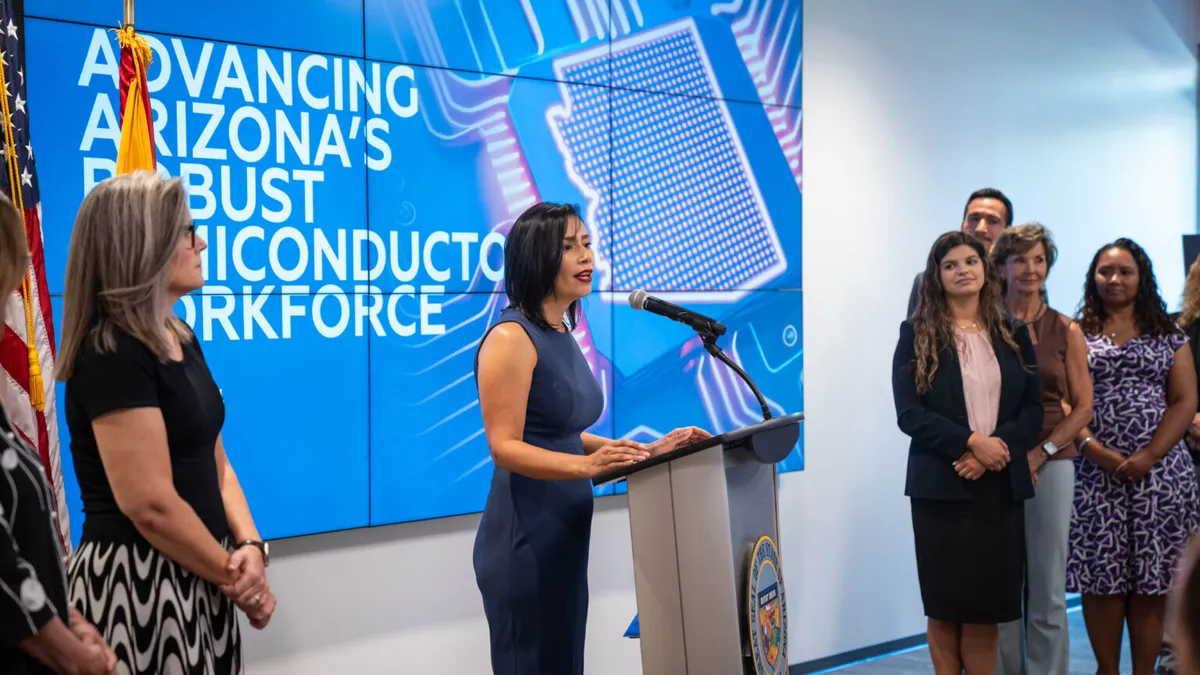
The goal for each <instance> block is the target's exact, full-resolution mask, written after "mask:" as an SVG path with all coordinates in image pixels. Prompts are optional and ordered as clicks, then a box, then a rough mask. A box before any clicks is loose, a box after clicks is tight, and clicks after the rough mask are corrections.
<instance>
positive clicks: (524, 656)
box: [474, 203, 708, 675]
mask: <svg viewBox="0 0 1200 675" xmlns="http://www.w3.org/2000/svg"><path fill="white" fill-rule="evenodd" d="M504 267H505V292H506V293H507V295H508V300H509V305H508V307H507V308H505V309H504V311H503V313H501V315H500V317H499V319H498V320H497V321H496V323H495V324H493V325H492V327H491V328H490V329H489V330H488V332H487V334H486V335H485V336H484V338H483V341H482V344H481V345H480V348H479V352H478V353H477V354H476V357H475V378H476V385H477V387H478V389H479V407H480V410H481V412H482V414H483V426H484V430H485V432H486V434H487V441H488V448H489V449H490V451H491V455H492V460H493V461H494V463H495V473H494V474H493V476H492V486H491V491H490V492H489V493H488V498H487V505H486V506H485V507H484V509H483V517H482V519H481V520H480V522H479V531H478V533H477V535H476V538H475V551H474V566H475V579H476V582H477V583H478V584H479V591H480V593H481V594H482V596H483V610H484V614H485V615H486V616H487V621H488V630H489V633H490V634H491V655H492V670H493V672H494V673H496V675H580V674H582V673H583V642H584V633H585V628H586V624H587V611H588V583H587V581H588V580H587V568H588V543H589V540H590V538H591V528H592V506H593V504H592V484H591V481H590V479H591V478H593V477H595V476H598V475H600V474H602V473H604V472H606V471H610V470H612V469H616V468H619V467H622V466H626V465H629V464H632V463H634V462H637V461H640V460H643V459H646V458H647V457H649V456H650V455H651V454H655V453H658V452H664V451H667V450H670V449H671V448H674V447H677V446H679V445H683V444H685V443H689V442H691V441H693V440H699V439H701V438H706V437H708V434H707V433H706V432H704V431H702V430H700V429H696V428H695V427H688V428H684V429H676V430H675V431H672V432H671V433H670V434H667V436H664V437H663V438H662V439H660V440H659V441H656V442H655V443H653V444H650V445H643V444H641V443H636V442H634V441H630V440H615V441H614V440H610V439H607V438H601V437H600V436H595V435H593V434H589V433H586V432H585V431H584V430H585V429H587V428H588V427H590V426H591V425H592V424H594V423H595V422H596V420H598V419H599V418H600V415H601V413H602V412H603V410H604V394H603V392H601V390H600V385H599V384H597V382H596V379H595V378H594V377H593V376H592V372H591V369H590V368H589V367H588V363H587V360H586V359H585V358H584V356H583V353H582V352H581V351H580V349H579V346H578V345H577V344H576V342H575V338H574V337H572V335H571V331H572V330H573V329H574V328H575V326H576V324H577V321H578V318H579V300H580V299H581V298H583V297H584V296H586V295H588V294H589V293H591V291H592V249H591V239H590V237H589V236H588V233H587V230H586V229H585V228H584V225H583V221H582V220H581V219H580V218H579V215H578V213H577V212H576V210H575V209H574V207H572V206H569V205H559V204H548V203H539V204H535V205H534V206H532V207H530V208H529V210H527V211H526V212H525V213H523V214H521V216H520V217H519V218H517V220H516V222H515V223H514V224H513V227H512V231H511V232H509V235H508V239H507V242H506V243H505V247H504Z"/></svg>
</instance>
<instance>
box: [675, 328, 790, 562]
mask: <svg viewBox="0 0 1200 675" xmlns="http://www.w3.org/2000/svg"><path fill="white" fill-rule="evenodd" d="M696 332H697V333H698V334H699V335H700V339H701V340H702V341H703V342H704V351H706V352H708V353H709V354H712V356H713V358H715V359H717V360H719V361H720V362H721V363H724V364H725V365H727V366H729V368H730V369H731V370H733V372H735V373H737V374H738V377H740V378H742V381H744V382H745V383H746V384H747V385H748V386H749V387H750V391H752V392H754V398H757V399H758V405H760V406H762V413H763V421H764V422H765V421H767V420H769V419H771V409H770V408H769V407H767V399H765V398H763V395H762V392H761V391H759V390H758V387H757V386H755V384H754V380H751V379H750V376H749V375H747V374H746V371H744V370H742V368H741V366H739V365H738V364H736V363H734V362H733V359H731V358H729V357H728V356H727V355H726V354H725V352H723V351H721V348H720V347H719V346H717V335H716V334H715V333H713V332H712V331H710V330H701V329H699V328H697V329H696ZM771 488H772V489H773V491H774V493H775V518H774V520H775V538H776V542H775V545H776V546H779V547H780V548H781V549H782V547H783V536H782V533H781V532H780V530H779V471H778V469H777V468H776V467H775V466H774V465H772V466H771Z"/></svg>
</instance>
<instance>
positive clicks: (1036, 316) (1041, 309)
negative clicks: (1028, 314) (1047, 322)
mask: <svg viewBox="0 0 1200 675" xmlns="http://www.w3.org/2000/svg"><path fill="white" fill-rule="evenodd" d="M1045 313H1046V303H1044V302H1041V301H1038V311H1036V312H1034V313H1033V318H1032V319H1021V321H1023V322H1024V323H1025V325H1026V326H1030V325H1033V324H1035V323H1037V322H1038V321H1041V320H1042V315H1044V314H1045Z"/></svg>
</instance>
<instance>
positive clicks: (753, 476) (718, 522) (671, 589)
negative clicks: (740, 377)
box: [594, 413, 804, 675]
mask: <svg viewBox="0 0 1200 675" xmlns="http://www.w3.org/2000/svg"><path fill="white" fill-rule="evenodd" d="M803 419H804V415H803V414H802V413H795V414H792V415H785V416H781V417H776V418H773V419H769V420H767V421H764V422H760V423H758V424H754V425H751V426H748V427H744V428H742V429H738V430H736V431H731V432H728V433H725V434H721V435H719V436H714V437H713V438H708V439H705V440H703V441H700V442H697V443H693V444H691V445H688V446H685V447H682V448H678V449H676V450H674V451H672V452H669V453H665V454H662V455H659V456H656V457H651V458H650V459H647V460H645V461H643V462H639V463H637V464H633V465H631V466H627V467H623V468H621V469H618V470H615V471H611V472H609V473H607V474H604V475H602V476H598V477H597V478H596V479H595V481H594V482H595V484H597V485H602V484H605V483H609V482H612V481H616V480H620V479H625V480H627V482H628V485H629V527H630V533H631V535H632V543H633V565H634V581H635V585H636V590H637V606H638V618H637V621H638V623H639V629H640V638H641V651H642V672H643V673H646V675H710V674H711V675H735V674H738V673H742V674H748V675H754V674H755V673H757V672H759V671H758V670H756V667H755V663H756V662H758V663H759V664H760V666H759V667H760V668H762V667H763V665H766V666H767V667H766V668H765V671H764V672H769V673H786V672H787V606H786V596H785V595H784V592H783V591H784V589H783V575H782V569H780V567H779V562H778V558H777V556H775V557H774V558H772V557H771V556H772V552H773V551H775V547H777V546H778V545H779V528H778V512H777V507H776V504H777V501H776V497H777V481H776V467H775V465H776V463H778V462H780V461H781V460H783V459H784V458H785V457H787V455H788V454H789V453H790V452H791V450H792V448H793V447H794V446H795V444H796V440H797V439H798V438H799V436H800V427H799V425H800V422H801V421H802V420H803ZM764 537H766V538H769V540H770V545H769V546H767V544H766V543H763V539H764ZM768 549H769V550H768ZM756 554H757V562H755V561H752V559H751V558H752V556H755V555H756ZM768 567H770V569H768ZM759 570H761V571H762V572H763V574H764V575H765V576H764V577H763V578H764V579H767V580H768V581H770V580H774V579H777V580H778V588H777V589H776V588H775V587H774V586H765V587H764V588H752V587H751V583H752V579H753V580H757V579H758V578H759V575H758V574H757V571H759ZM764 583H766V582H764ZM772 583H773V581H772ZM760 616H762V617H767V618H766V619H764V620H763V621H760V620H759V617H760ZM752 631H753V632H752ZM760 648H761V650H760ZM756 650H760V651H758V652H757V653H758V656H757V657H752V653H755V651H756ZM780 662H781V664H780Z"/></svg>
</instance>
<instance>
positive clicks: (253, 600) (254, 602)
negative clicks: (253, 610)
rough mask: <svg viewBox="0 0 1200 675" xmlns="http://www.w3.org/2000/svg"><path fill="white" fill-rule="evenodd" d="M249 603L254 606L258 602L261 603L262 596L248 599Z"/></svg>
mask: <svg viewBox="0 0 1200 675" xmlns="http://www.w3.org/2000/svg"><path fill="white" fill-rule="evenodd" d="M250 602H251V603H252V604H255V605H257V604H258V603H259V602H262V596H261V595H255V596H254V597H253V598H250Z"/></svg>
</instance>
